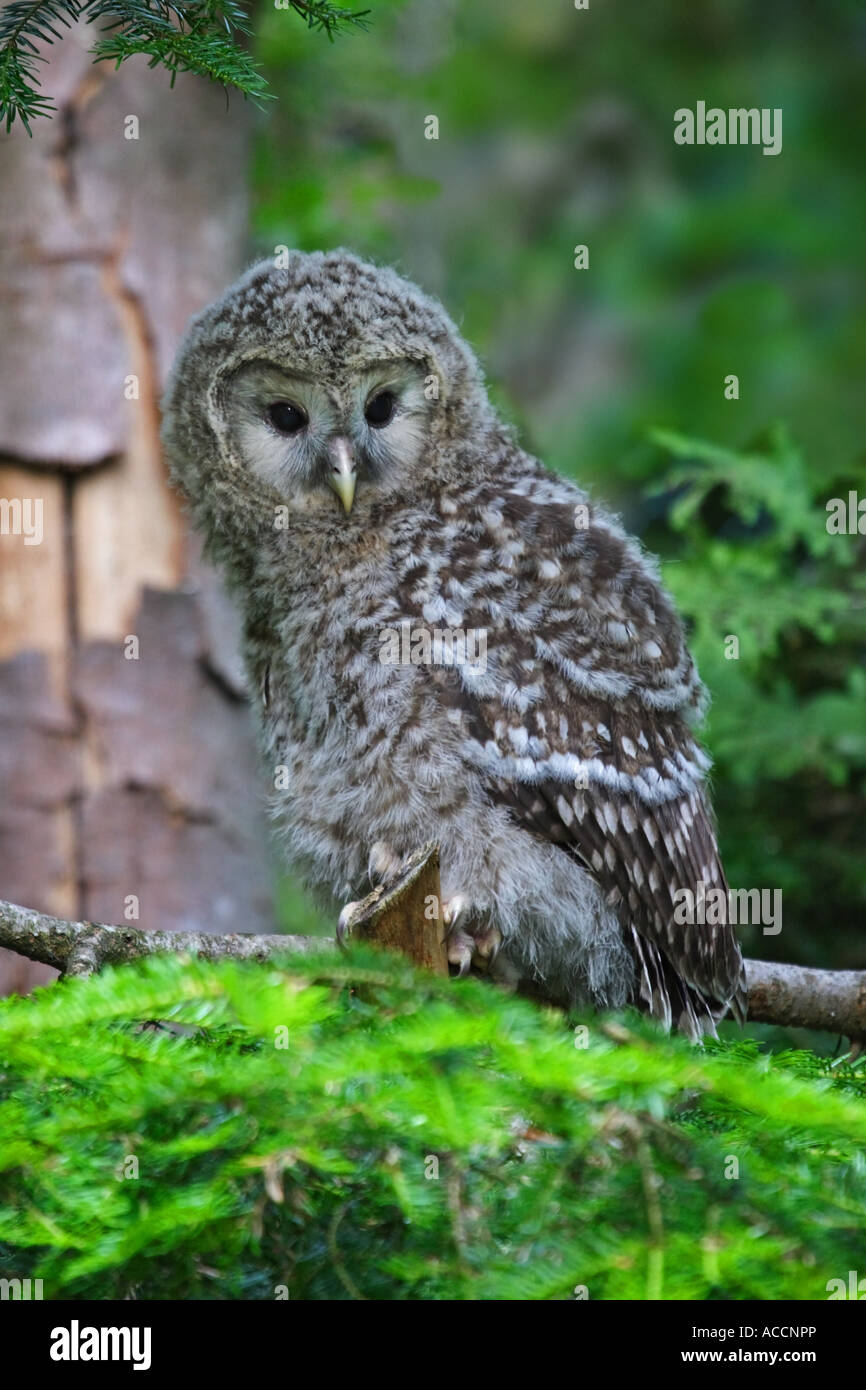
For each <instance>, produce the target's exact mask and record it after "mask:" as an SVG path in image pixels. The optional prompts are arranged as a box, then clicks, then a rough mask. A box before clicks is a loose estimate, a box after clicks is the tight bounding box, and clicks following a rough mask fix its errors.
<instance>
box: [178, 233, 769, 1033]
mask: <svg viewBox="0 0 866 1390" xmlns="http://www.w3.org/2000/svg"><path fill="white" fill-rule="evenodd" d="M164 439H165V443H166V447H167V451H168V454H169V458H170V461H171V466H172V471H173V475H174V477H175V479H176V480H177V482H178V483H179V485H180V486H181V487H182V489H183V490H184V492H185V493H186V495H187V497H188V498H189V500H190V503H191V506H192V509H193V512H194V515H195V517H196V520H197V522H198V524H199V525H200V526H201V528H202V529H203V530H204V532H205V534H206V536H207V539H208V542H209V546H210V549H211V552H212V554H213V555H214V556H215V557H216V558H217V559H218V560H219V561H220V562H221V563H222V564H223V566H224V567H225V570H226V572H227V575H228V578H229V580H230V582H231V583H232V585H233V587H234V589H235V591H236V593H237V594H238V596H239V598H240V602H241V607H242V612H243V618H244V629H245V647H246V659H247V664H248V668H249V672H250V678H251V679H250V684H251V689H252V690H253V692H255V693H256V695H257V696H258V701H259V705H260V716H261V730H262V746H263V750H264V753H265V757H266V759H267V762H268V764H269V765H270V766H271V767H272V768H273V769H275V770H281V771H282V773H283V775H282V777H281V778H280V777H278V778H277V779H276V781H277V783H278V789H277V790H276V791H275V794H274V811H275V815H276V817H277V819H278V821H279V824H280V826H281V828H282V831H283V834H284V836H285V840H286V845H287V849H288V851H289V854H290V856H291V858H292V860H293V861H294V863H295V864H296V865H297V867H298V868H299V869H300V870H301V871H302V873H303V874H304V876H305V877H306V879H307V882H308V883H309V884H310V885H311V887H313V888H315V889H319V890H321V891H322V892H324V893H325V894H327V895H329V896H330V899H331V900H333V901H335V902H337V903H339V902H342V901H345V900H346V899H349V898H352V897H358V896H363V894H364V892H365V891H366V890H367V889H368V887H369V879H370V874H371V872H372V874H373V875H374V876H375V875H379V876H382V875H385V876H387V875H388V874H389V873H391V872H393V871H394V869H395V867H396V866H398V865H399V863H400V862H401V861H402V859H403V857H405V856H406V855H407V854H408V853H410V852H411V851H412V850H414V849H416V848H417V847H418V846H419V845H421V844H422V843H424V842H425V841H427V840H429V839H431V838H436V839H438V840H439V842H440V847H441V862H442V881H443V897H444V899H445V900H446V904H447V905H446V909H445V910H446V920H448V921H449V924H450V926H451V936H450V942H451V955H452V958H453V959H454V960H455V962H459V963H460V965H461V967H463V966H465V965H467V964H468V963H469V961H470V959H472V960H473V961H474V962H476V963H479V964H486V965H488V966H489V965H490V964H491V960H492V958H493V956H494V954H495V951H496V947H497V946H498V945H499V943H500V942H501V949H500V950H499V954H498V956H497V957H496V962H495V965H494V966H493V968H494V971H495V973H498V974H500V975H501V976H503V977H507V978H510V979H514V980H522V981H524V982H526V984H527V985H529V986H531V987H532V988H533V989H534V990H535V991H536V992H540V993H542V994H546V995H547V996H548V997H550V998H553V999H556V1000H558V1001H562V1002H565V1003H573V1002H577V1001H580V1000H585V999H589V1000H591V1001H593V1002H595V1003H596V1004H598V1005H601V1006H606V1005H617V1006H618V1005H622V1004H623V1003H625V1002H627V1001H632V1002H634V1003H636V1004H638V1006H639V1007H641V1008H643V1009H644V1010H646V1011H647V1012H649V1013H651V1014H652V1015H653V1016H654V1017H656V1018H658V1019H660V1020H661V1021H662V1022H663V1023H664V1024H665V1025H667V1026H670V1025H671V1024H673V1025H676V1026H677V1027H679V1028H681V1029H682V1030H683V1031H685V1032H686V1033H687V1034H689V1035H690V1036H693V1037H697V1036H700V1034H701V1033H703V1032H707V1031H712V1030H713V1027H714V1021H715V1020H716V1019H717V1018H718V1017H720V1016H721V1015H722V1014H723V1013H724V1012H725V1010H726V1008H728V1007H730V1008H731V1009H732V1011H733V1012H734V1013H735V1014H737V1015H739V1014H741V1013H742V1008H743V999H744V985H743V967H742V961H741V958H740V953H739V949H738V946H737V943H736V940H735V938H734V935H733V932H732V930H731V928H730V926H728V925H722V926H710V925H707V926H701V925H697V924H694V925H689V924H681V923H679V922H678V921H677V920H676V917H675V911H674V904H675V898H674V895H675V893H676V891H677V890H678V889H689V890H690V891H691V892H692V893H694V892H695V890H696V886H697V885H699V884H704V885H705V886H706V888H707V889H710V888H713V887H716V888H718V887H721V888H726V884H725V879H724V873H723V870H722V866H721V863H720V861H719V855H718V850H717V847H716V839H715V834H714V831H713V826H712V820H711V816H710V812H709V809H708V803H707V796H706V788H705V776H706V771H707V766H708V761H707V758H706V757H705V755H704V753H703V752H702V750H701V748H700V747H699V745H698V743H697V741H696V738H695V735H694V733H693V728H694V725H695V723H696V721H697V720H698V718H699V717H700V714H701V711H702V708H703V702H704V693H703V688H702V686H701V684H700V681H699V679H698V675H697V672H696V670H695V667H694V664H693V662H692V660H691V657H690V656H689V653H688V651H687V649H686V646H685V642H684V638H683V633H682V628H681V625H680V622H679V619H678V618H677V615H676V613H675V611H674V609H673V606H672V604H671V601H670V599H669V598H668V596H667V595H666V593H665V592H664V590H663V588H662V587H661V585H660V582H659V579H658V576H657V573H656V570H655V567H654V565H653V564H652V562H651V561H650V560H649V559H648V558H647V557H646V556H645V555H644V554H643V553H642V552H641V550H640V549H639V547H638V546H637V544H636V543H635V542H634V541H632V540H630V539H629V538H628V537H627V536H626V535H625V534H624V533H623V531H622V530H621V528H620V526H619V525H618V523H617V522H616V521H615V520H614V519H613V518H612V517H611V516H610V515H609V514H608V513H607V512H606V511H605V510H604V509H603V508H602V507H600V506H598V505H597V504H596V503H595V502H593V501H592V500H591V499H590V498H589V497H588V496H587V495H586V494H585V493H583V492H582V491H581V490H580V489H579V488H578V487H576V486H575V485H574V484H573V483H571V482H569V481H567V480H565V479H562V478H559V477H557V476H555V475H554V474H552V473H550V472H549V471H548V470H547V469H545V468H544V467H543V466H542V464H540V463H539V462H538V461H537V460H535V459H533V458H531V457H530V456H528V455H527V454H525V453H523V452H522V451H521V449H520V448H519V447H518V445H517V443H516V442H515V440H514V438H513V436H512V433H511V431H510V430H509V428H508V427H506V426H505V425H504V424H503V423H502V422H501V421H500V420H499V419H498V417H497V416H496V414H495V412H494V411H493V409H492V407H491V406H490V404H489V402H488V399H487V395H486V392H485V389H484V385H483V380H482V377H481V373H480V371H479V368H478V365H477V363H476V361H475V358H474V357H473V355H472V353H471V352H470V350H469V348H468V347H467V346H466V344H465V343H464V342H463V341H462V339H461V338H460V336H459V334H458V332H457V330H456V328H455V327H454V325H453V323H452V322H451V320H450V319H449V318H448V317H447V315H446V314H445V313H444V311H443V310H442V308H441V306H440V305H438V304H437V303H436V302H435V301H433V300H431V299H429V298H428V297H426V296H425V295H423V294H422V293H421V292H420V291H419V290H418V289H417V288H416V287H415V286H413V285H412V284H410V283H409V282H407V281H405V280H402V279H401V278H399V277H398V276H397V275H396V274H395V273H394V272H393V271H390V270H385V269H380V268H377V267H374V266H370V265H366V264H364V263H363V262H361V261H359V260H358V259H356V258H355V257H354V256H352V255H351V254H349V253H347V252H343V251H337V252H331V253H328V254H321V253H316V254H313V255H301V254H299V253H297V254H292V255H291V256H290V257H289V258H288V263H287V265H285V266H276V265H274V264H273V263H271V262H265V263H262V264H260V265H257V266H255V267H253V268H252V269H251V270H250V271H248V272H247V274H246V275H245V276H244V277H242V279H241V280H240V281H238V282H237V284H235V285H234V286H232V287H231V288H230V289H229V290H228V291H227V293H226V294H225V295H224V297H223V298H222V299H221V300H220V301H218V302H217V303H216V304H215V305H213V306H212V307H211V308H210V309H208V310H206V311H205V312H204V313H203V314H202V315H201V316H200V317H199V318H198V319H196V320H195V321H194V322H193V324H192V325H191V327H190V329H189V331H188V333H187V336H186V339H185V341H184V344H183V346H182V348H181V351H180V353H179V356H178V360H177V363H176V364H175V368H174V372H173V375H172V379H171V382H170V385H169V389H168V393H167V397H166V403H165V427H164ZM443 631H444V632H448V633H451V634H454V633H463V634H467V633H468V634H474V635H475V648H474V649H473V651H474V656H473V659H470V658H469V655H468V653H469V647H468V646H467V647H466V649H465V650H463V651H462V655H461V651H460V650H459V649H458V654H457V656H456V657H455V656H454V653H453V646H452V648H451V649H450V651H451V655H450V656H449V655H448V654H447V653H448V650H449V649H448V648H447V646H446V648H445V651H446V654H445V655H444V656H443V655H442V648H441V644H440V646H437V647H433V648H431V646H430V642H429V640H427V639H429V638H430V637H431V636H435V634H436V633H440V634H441V633H442V632H443ZM404 635H405V640H404ZM422 637H423V638H425V640H427V646H426V648H425V642H424V641H422V640H421V639H422ZM479 637H481V638H483V648H484V650H483V659H480V658H479V652H478V647H479V641H478V639H479ZM388 643H390V644H391V645H390V647H389V646H388ZM413 643H414V644H416V646H415V647H413ZM413 650H414V651H415V652H416V655H418V653H419V652H420V655H419V656H418V659H415V658H414V657H412V656H409V657H408V659H407V653H410V652H412V651H413ZM430 650H433V651H434V652H435V653H436V659H431V658H430V655H429V653H430ZM389 651H390V653H391V655H390V656H388V652H389ZM395 652H399V653H400V655H399V657H397V658H396V659H395V658H394V653H395Z"/></svg>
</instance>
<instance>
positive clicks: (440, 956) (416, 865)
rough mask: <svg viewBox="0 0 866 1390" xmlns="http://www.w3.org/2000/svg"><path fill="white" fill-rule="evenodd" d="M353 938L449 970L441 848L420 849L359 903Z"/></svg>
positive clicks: (429, 966)
mask: <svg viewBox="0 0 866 1390" xmlns="http://www.w3.org/2000/svg"><path fill="white" fill-rule="evenodd" d="M349 929H350V931H351V934H352V937H353V939H355V940H359V941H372V942H375V943H376V945H377V946H383V947H385V948H386V949H387V950H389V951H399V952H400V953H401V954H402V955H404V956H408V957H409V959H410V960H411V961H413V962H414V963H415V964H416V965H420V966H423V967H424V968H425V969H426V970H432V971H433V973H434V974H435V975H447V974H448V961H447V959H446V955H445V924H444V921H443V919H442V890H441V886H440V882H439V846H438V845H437V844H435V843H432V842H431V843H430V844H428V845H425V846H424V847H423V849H419V850H416V851H415V853H414V854H411V855H410V856H409V858H408V859H407V860H406V861H405V863H404V865H403V867H402V869H401V870H400V873H399V874H398V875H397V877H396V878H395V879H393V880H392V881H391V882H390V883H389V884H388V885H387V887H386V886H384V885H381V884H380V885H379V887H378V888H374V889H373V891H372V893H368V895H367V897H366V898H364V899H363V901H362V902H360V903H359V904H358V906H357V907H356V909H355V911H354V912H353V913H352V916H351V921H350V924H349Z"/></svg>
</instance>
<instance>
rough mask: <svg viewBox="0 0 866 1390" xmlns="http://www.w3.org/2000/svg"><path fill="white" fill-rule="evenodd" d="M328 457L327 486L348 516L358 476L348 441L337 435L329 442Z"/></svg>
mask: <svg viewBox="0 0 866 1390" xmlns="http://www.w3.org/2000/svg"><path fill="white" fill-rule="evenodd" d="M328 457H329V459H330V461H331V472H330V474H329V475H328V484H329V486H330V487H332V488H333V489H334V491H335V492H336V494H337V496H338V497H339V499H340V501H341V502H342V504H343V506H344V507H345V509H346V512H347V514H348V513H349V512H350V511H351V510H352V503H353V501H354V500H355V482H356V480H357V476H358V475H357V473H356V472H355V456H354V452H353V450H352V446H351V444H350V443H349V441H348V439H345V438H344V437H343V436H342V435H337V436H336V438H334V439H332V440H330V441H329V443H328Z"/></svg>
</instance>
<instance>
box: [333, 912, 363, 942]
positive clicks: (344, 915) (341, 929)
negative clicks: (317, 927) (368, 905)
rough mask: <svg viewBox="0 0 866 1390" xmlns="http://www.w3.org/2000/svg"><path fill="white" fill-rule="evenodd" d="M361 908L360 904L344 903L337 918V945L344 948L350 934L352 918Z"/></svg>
mask: <svg viewBox="0 0 866 1390" xmlns="http://www.w3.org/2000/svg"><path fill="white" fill-rule="evenodd" d="M360 906H361V904H360V903H346V906H345V907H344V908H343V910H342V911H341V913H340V915H339V917H338V918H337V945H338V946H345V945H346V941H347V940H348V938H349V937H350V936H351V934H352V918H353V917H354V916H355V913H356V912H357V911H358V908H359V907H360Z"/></svg>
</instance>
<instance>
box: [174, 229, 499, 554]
mask: <svg viewBox="0 0 866 1390" xmlns="http://www.w3.org/2000/svg"><path fill="white" fill-rule="evenodd" d="M498 428H500V427H499V425H498V424H497V421H496V416H495V414H494V413H493V412H492V410H491V408H490V405H489V402H488V400H487V396H486V392H485V390H484V383H483V378H482V375H481V372H480V370H479V368H478V364H477V362H476V361H475V358H474V356H473V354H472V352H471V350H470V349H469V348H468V347H467V345H466V343H465V342H463V340H462V338H461V337H460V334H459V332H458V330H457V328H456V327H455V325H454V324H453V323H452V322H451V320H450V319H449V318H448V315H447V314H446V313H445V311H444V309H443V308H442V306H441V305H440V304H438V303H437V302H436V301H435V300H433V299H430V298H428V297H427V296H426V295H425V294H423V293H422V291H421V290H419V289H418V287H417V286H416V285H413V284H412V283H411V282H410V281H408V280H404V279H402V278H401V277H400V276H399V275H397V274H396V273H395V272H394V271H393V270H389V269H387V268H384V267H379V266H374V265H369V264H367V263H365V262H364V261H361V260H359V259H358V257H357V256H355V255H353V254H352V253H351V252H349V251H343V250H337V251H329V252H311V253H309V254H304V253H302V252H292V253H290V255H289V256H288V259H287V261H286V263H285V264H280V265H276V264H275V263H273V262H267V261H262V262H259V264H258V265H254V266H252V267H251V268H250V269H249V270H248V271H247V272H246V273H245V274H244V275H242V276H241V278H240V279H239V280H237V281H236V282H235V284H233V285H231V286H229V288H228V289H227V290H226V292H225V294H224V295H223V296H222V297H221V298H220V299H218V300H217V301H216V302H215V303H214V304H211V305H210V306H209V307H208V308H207V309H205V310H204V311H203V312H202V313H201V314H200V315H199V316H198V317H197V318H196V319H194V320H193V322H192V323H191V324H190V325H189V328H188V329H187V333H186V336H185V338H184V341H183V343H182V344H181V347H180V350H179V351H178V355H177V358H176V360H175V364H174V367H173V369H172V374H171V378H170V380H169V383H168V387H167V390H166V394H165V398H164V401H163V431H162V437H163V441H164V444H165V448H166V454H167V457H168V460H169V464H170V467H171V473H172V477H173V479H174V481H175V482H176V483H177V484H178V486H179V487H180V488H181V489H182V490H183V492H184V494H185V495H186V497H187V498H188V500H189V501H190V502H191V503H192V506H193V509H194V514H195V516H196V519H197V521H198V523H199V525H200V526H201V527H202V529H203V530H204V532H205V534H206V536H207V538H208V540H209V542H210V543H211V544H212V545H213V546H215V547H218V548H219V549H220V551H221V553H222V554H223V555H229V554H230V553H232V552H233V550H234V551H236V552H237V553H238V554H240V551H241V550H243V551H244V553H251V549H252V547H254V546H255V545H256V544H258V543H259V541H260V539H261V535H262V530H261V528H262V527H264V528H265V530H266V531H267V528H268V527H272V523H273V506H274V504H275V503H279V504H285V505H286V507H287V509H288V513H289V521H290V522H291V521H294V522H296V523H297V524H298V526H299V527H301V529H302V530H304V531H306V532H309V529H310V528H311V527H316V526H319V527H321V534H322V535H323V536H324V535H326V534H330V532H331V530H332V528H342V534H343V535H344V536H345V535H346V534H347V529H346V528H347V526H348V525H349V523H351V529H352V530H353V531H358V532H359V533H361V532H362V531H363V528H364V527H365V525H366V524H367V523H368V522H369V521H370V520H371V517H372V515H373V514H374V513H376V514H380V508H381V505H382V504H383V503H385V502H389V501H390V502H394V501H396V500H400V501H403V502H405V503H408V502H410V500H411V501H414V502H416V503H420V504H422V505H425V506H426V505H429V499H430V497H431V496H435V495H436V491H437V488H440V487H442V486H444V485H446V484H448V483H453V482H455V481H456V482H459V481H460V480H461V479H462V478H463V477H464V476H465V470H466V466H467V465H466V460H465V445H466V441H472V442H473V443H474V445H475V446H476V447H475V454H476V456H480V454H481V453H483V452H484V451H482V450H481V440H482V438H483V436H484V431H485V430H495V429H498Z"/></svg>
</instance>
